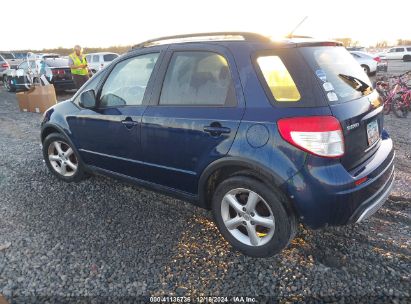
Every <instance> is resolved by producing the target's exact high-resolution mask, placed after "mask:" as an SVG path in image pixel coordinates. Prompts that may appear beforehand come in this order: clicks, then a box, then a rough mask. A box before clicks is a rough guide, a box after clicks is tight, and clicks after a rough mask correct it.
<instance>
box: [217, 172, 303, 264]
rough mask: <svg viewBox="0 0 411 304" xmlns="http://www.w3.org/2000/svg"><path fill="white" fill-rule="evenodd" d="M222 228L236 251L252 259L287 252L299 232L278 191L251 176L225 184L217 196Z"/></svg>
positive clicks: (223, 233)
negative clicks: (286, 249)
mask: <svg viewBox="0 0 411 304" xmlns="http://www.w3.org/2000/svg"><path fill="white" fill-rule="evenodd" d="M212 209H213V215H214V219H215V221H216V223H217V226H218V229H219V230H220V232H221V234H222V235H223V236H224V238H225V239H226V240H227V241H228V242H229V243H230V244H231V245H232V246H233V248H234V249H236V250H238V251H241V252H242V253H244V254H246V255H249V256H252V257H269V256H272V255H274V254H276V253H279V252H280V251H281V250H282V249H284V248H285V247H286V246H287V245H288V244H289V242H290V241H291V239H292V238H293V237H294V236H295V233H296V230H297V221H296V218H295V216H294V214H292V213H290V212H287V210H286V207H285V202H284V199H283V198H282V195H279V193H278V192H277V191H275V190H274V189H270V188H269V187H267V186H266V185H265V184H263V183H261V182H259V181H257V180H254V179H252V178H249V177H244V176H235V177H231V178H229V179H227V180H225V181H224V182H222V183H221V184H220V185H219V186H218V187H217V189H216V191H215V193H214V195H213V201H212Z"/></svg>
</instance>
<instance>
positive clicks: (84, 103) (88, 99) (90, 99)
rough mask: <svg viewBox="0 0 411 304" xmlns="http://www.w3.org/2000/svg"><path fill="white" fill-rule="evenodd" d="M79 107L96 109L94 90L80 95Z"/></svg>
mask: <svg viewBox="0 0 411 304" xmlns="http://www.w3.org/2000/svg"><path fill="white" fill-rule="evenodd" d="M80 106H81V107H83V108H86V109H92V108H95V107H96V93H95V92H94V90H88V91H84V92H82V93H81V95H80Z"/></svg>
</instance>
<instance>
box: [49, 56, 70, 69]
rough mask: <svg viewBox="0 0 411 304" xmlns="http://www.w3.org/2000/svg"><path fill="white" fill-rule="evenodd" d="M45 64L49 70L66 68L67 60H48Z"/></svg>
mask: <svg viewBox="0 0 411 304" xmlns="http://www.w3.org/2000/svg"><path fill="white" fill-rule="evenodd" d="M46 64H47V65H48V66H49V67H51V68H63V67H68V59H64V58H48V59H46Z"/></svg>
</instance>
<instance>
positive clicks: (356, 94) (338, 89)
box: [300, 46, 383, 170]
mask: <svg viewBox="0 0 411 304" xmlns="http://www.w3.org/2000/svg"><path fill="white" fill-rule="evenodd" d="M300 52H302V54H303V56H304V57H305V59H306V61H307V62H308V64H309V65H310V67H311V68H312V70H313V72H314V74H315V77H316V78H317V81H318V82H319V83H320V85H321V86H322V89H323V92H324V96H325V98H326V100H327V102H328V104H329V106H330V109H331V111H332V114H333V116H335V117H336V118H337V119H338V120H339V121H340V123H341V127H342V129H343V133H344V146H345V154H344V156H343V157H342V158H341V162H342V164H343V165H344V167H345V168H346V169H347V170H351V169H353V168H354V167H356V166H358V165H359V164H361V163H362V162H364V161H366V160H367V159H368V158H369V157H371V156H372V154H374V153H375V151H376V150H377V149H378V146H379V144H380V138H381V132H382V129H383V114H382V101H381V99H380V97H379V95H378V93H377V92H376V91H375V90H373V89H372V85H371V81H370V79H369V78H368V76H367V75H366V74H365V72H364V70H363V69H362V68H361V66H360V65H359V64H358V63H357V62H356V61H355V59H354V58H353V57H352V55H351V54H350V53H349V52H348V51H347V50H346V49H345V48H344V47H341V46H310V47H301V48H300Z"/></svg>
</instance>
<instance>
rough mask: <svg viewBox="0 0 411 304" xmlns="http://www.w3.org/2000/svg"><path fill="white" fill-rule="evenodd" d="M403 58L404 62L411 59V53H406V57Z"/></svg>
mask: <svg viewBox="0 0 411 304" xmlns="http://www.w3.org/2000/svg"><path fill="white" fill-rule="evenodd" d="M402 60H403V61H404V62H407V61H411V55H405V56H404V57H402Z"/></svg>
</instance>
